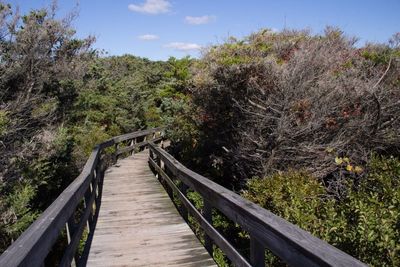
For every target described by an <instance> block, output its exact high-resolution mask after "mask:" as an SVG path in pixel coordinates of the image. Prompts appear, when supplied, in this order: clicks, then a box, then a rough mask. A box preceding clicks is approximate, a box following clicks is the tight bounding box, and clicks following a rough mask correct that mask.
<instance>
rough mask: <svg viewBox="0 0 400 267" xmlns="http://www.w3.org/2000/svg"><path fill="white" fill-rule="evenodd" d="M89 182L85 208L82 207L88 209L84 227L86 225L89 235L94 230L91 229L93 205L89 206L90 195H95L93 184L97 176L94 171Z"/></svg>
mask: <svg viewBox="0 0 400 267" xmlns="http://www.w3.org/2000/svg"><path fill="white" fill-rule="evenodd" d="M91 176H92V177H91V179H90V180H91V182H90V184H89V187H88V189H87V190H86V192H85V202H84V203H85V206H84V208H85V209H89V213H90V214H89V218H88V220H87V222H86V225H87V228H88V230H89V233H91V232H92V231H93V230H94V229H93V228H92V227H93V204H90V198H91V196H92V194H96V192H94V190H93V189H94V186H95V183H96V180H97V178H98V177H97V175H96V170H94V171H93V172H92V174H91Z"/></svg>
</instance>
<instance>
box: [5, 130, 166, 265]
mask: <svg viewBox="0 0 400 267" xmlns="http://www.w3.org/2000/svg"><path fill="white" fill-rule="evenodd" d="M162 138H163V136H162V128H154V129H149V130H144V131H138V132H133V133H130V134H125V135H121V136H117V137H114V138H112V139H110V140H108V141H106V142H103V143H101V144H99V145H97V146H96V147H95V148H94V149H93V151H92V153H91V155H90V157H89V159H88V160H87V162H86V164H85V166H84V168H83V170H82V172H81V173H80V174H79V176H78V177H77V178H76V179H75V180H74V181H73V182H72V183H71V184H70V185H69V186H68V187H67V188H66V189H65V190H64V191H63V192H62V193H61V194H60V196H59V197H58V198H57V199H56V200H55V201H54V202H53V203H52V204H51V205H50V206H49V207H48V208H47V209H46V210H45V211H44V212H43V213H42V215H41V216H40V217H39V218H38V219H37V220H36V221H35V222H34V223H33V224H32V225H31V226H30V227H29V228H28V229H27V230H26V231H25V232H24V233H23V234H22V235H21V236H20V237H19V238H18V239H17V240H16V241H15V242H14V243H13V244H12V245H11V246H10V247H9V248H8V249H7V250H6V251H4V253H3V254H2V255H1V256H0V266H1V267H8V266H43V265H44V263H45V260H46V257H47V255H48V254H49V252H50V250H51V249H52V248H53V246H54V245H55V243H56V242H57V240H59V238H62V237H63V234H62V233H66V238H67V243H68V245H67V246H66V247H65V249H64V252H63V256H62V258H61V260H60V261H59V265H60V266H70V265H71V263H74V264H76V265H77V266H82V265H85V263H86V260H87V252H88V249H89V248H90V242H91V238H92V233H93V230H94V229H95V226H96V219H97V216H98V212H99V209H100V205H101V194H102V185H103V178H104V171H105V169H106V168H107V167H108V165H109V164H110V163H111V162H112V161H116V159H118V157H119V156H121V155H123V154H128V153H131V152H134V151H135V150H140V149H142V148H143V147H145V146H146V145H147V140H151V141H153V142H158V141H161V140H162ZM113 146H114V147H115V148H114V149H112V147H113ZM108 148H109V149H108ZM107 150H111V151H107ZM110 158H111V159H110ZM85 230H86V232H87V233H88V235H87V236H88V237H87V238H86V240H83V241H82V236H83V233H84V231H85ZM81 242H85V246H84V249H83V252H81V253H78V251H77V250H78V246H79V244H80V243H81Z"/></svg>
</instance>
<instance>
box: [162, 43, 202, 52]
mask: <svg viewBox="0 0 400 267" xmlns="http://www.w3.org/2000/svg"><path fill="white" fill-rule="evenodd" d="M165 47H167V48H173V49H175V50H178V51H191V50H200V49H201V46H200V45H198V44H193V43H181V42H173V43H169V44H166V45H165Z"/></svg>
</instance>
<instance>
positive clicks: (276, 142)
mask: <svg viewBox="0 0 400 267" xmlns="http://www.w3.org/2000/svg"><path fill="white" fill-rule="evenodd" d="M356 41H357V40H356V39H355V38H350V37H347V36H346V35H345V34H344V33H343V32H341V31H340V30H339V29H335V28H327V29H326V30H325V33H324V34H322V35H313V34H310V33H309V32H307V31H291V30H285V31H282V32H272V31H269V30H261V31H259V32H256V33H254V34H252V35H250V36H248V37H246V38H244V39H235V38H230V39H229V40H228V41H227V42H226V43H224V44H222V45H217V46H212V47H210V48H209V49H208V51H207V52H206V53H205V54H204V56H203V57H202V58H201V59H200V60H199V61H198V62H196V63H195V64H194V66H193V68H192V75H193V76H192V78H191V79H190V82H189V85H190V92H191V93H192V97H191V100H190V105H189V106H190V108H189V109H188V112H187V113H186V117H185V120H183V121H180V122H181V124H179V123H175V124H174V125H175V126H176V127H175V130H174V131H172V133H173V134H172V135H171V137H172V138H175V139H174V140H177V141H179V145H178V146H176V153H177V156H179V157H180V159H181V160H183V161H185V163H186V164H187V165H189V166H190V167H192V168H195V169H196V170H197V171H199V172H201V173H203V174H205V175H206V176H208V177H210V178H212V179H214V180H215V181H217V182H218V183H220V184H222V185H224V186H226V187H228V188H230V189H232V190H235V191H237V192H240V193H241V194H242V195H243V196H245V197H246V198H248V199H250V200H252V201H254V202H256V203H257V204H259V205H261V206H263V207H265V208H267V209H269V210H271V211H272V212H274V213H276V214H277V215H279V216H281V217H283V218H285V219H287V220H289V221H290V222H292V223H295V224H297V225H299V226H300V227H302V228H304V229H306V230H307V231H309V232H311V233H312V234H314V235H316V236H318V237H319V238H322V239H324V240H326V241H327V242H329V243H330V244H332V245H334V246H336V247H338V248H339V249H341V250H343V251H345V252H347V253H349V254H351V255H353V256H354V257H356V258H358V259H360V260H362V261H365V262H366V263H368V264H371V265H374V266H398V265H399V264H400V242H399V240H400V160H399V156H400V119H399V118H400V34H399V33H398V34H395V35H394V36H393V38H392V39H391V40H390V41H389V42H388V43H386V44H366V45H365V46H363V47H358V46H356V45H355V44H356ZM183 126H184V127H185V129H187V131H185V132H182V131H180V129H181V128H182V127H183ZM178 128H179V129H178ZM172 129H174V128H172ZM195 199H196V198H194V200H195ZM199 207H201V205H200V206H199ZM214 219H215V220H216V221H220V225H221V227H220V230H221V231H222V232H224V233H226V234H227V235H228V236H229V237H230V240H231V241H232V242H233V243H235V244H236V245H237V246H239V247H240V246H241V244H242V243H243V242H244V241H243V240H246V236H247V235H246V233H242V232H237V230H236V228H235V225H234V224H232V223H230V224H229V223H227V221H226V220H225V219H221V217H220V216H219V215H218V216H217V214H215V218H214ZM217 224H218V223H217ZM244 253H246V252H244ZM267 259H268V262H269V264H272V265H274V266H275V265H281V264H282V263H280V262H279V261H278V260H277V259H276V258H274V257H272V255H270V254H268V257H267ZM221 262H222V263H223V262H224V261H223V260H222V261H221ZM223 264H224V263H223Z"/></svg>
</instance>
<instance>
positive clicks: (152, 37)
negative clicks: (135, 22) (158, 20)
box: [138, 34, 160, 41]
mask: <svg viewBox="0 0 400 267" xmlns="http://www.w3.org/2000/svg"><path fill="white" fill-rule="evenodd" d="M138 38H139V39H140V40H142V41H154V40H158V39H160V37H158V36H157V35H155V34H144V35H140V36H138Z"/></svg>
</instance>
